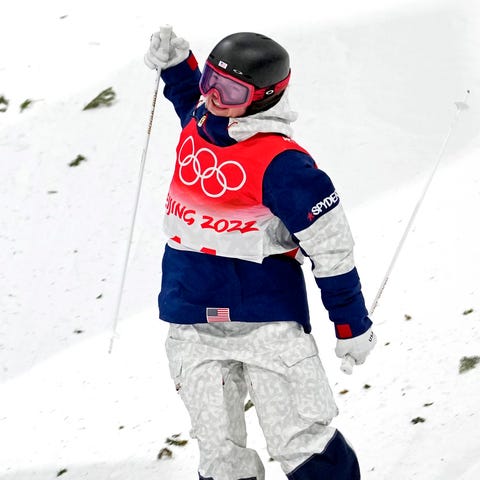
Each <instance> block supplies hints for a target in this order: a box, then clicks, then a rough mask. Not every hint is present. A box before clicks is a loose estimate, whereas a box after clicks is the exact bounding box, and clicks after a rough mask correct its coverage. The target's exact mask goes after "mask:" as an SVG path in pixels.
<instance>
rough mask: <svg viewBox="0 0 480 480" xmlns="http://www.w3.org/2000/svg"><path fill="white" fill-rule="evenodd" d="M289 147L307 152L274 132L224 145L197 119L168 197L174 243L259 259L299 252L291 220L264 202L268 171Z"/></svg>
mask: <svg viewBox="0 0 480 480" xmlns="http://www.w3.org/2000/svg"><path fill="white" fill-rule="evenodd" d="M285 150H298V151H301V152H305V150H304V149H303V148H302V147H300V146H299V145H298V144H297V143H296V142H294V141H293V140H291V139H290V138H287V137H283V136H281V135H275V134H268V133H266V134H265V133H259V134H257V135H255V136H254V137H251V138H249V139H247V140H245V141H242V142H239V143H236V144H234V145H231V146H227V147H219V146H216V145H213V144H211V143H209V142H207V141H206V140H204V139H203V138H202V137H201V136H200V135H199V134H198V133H197V126H196V122H195V119H192V120H191V121H190V122H189V123H188V125H187V126H186V127H185V128H184V129H183V131H182V133H181V135H180V141H179V143H178V147H177V159H176V165H175V172H174V175H173V178H172V182H171V184H170V190H169V193H168V197H167V201H166V215H165V220H164V229H165V232H166V233H167V235H168V236H169V237H170V239H171V242H170V244H171V246H172V247H177V248H186V249H189V250H194V251H197V252H202V253H208V254H212V255H221V256H225V257H233V258H240V259H244V260H250V261H253V262H262V260H263V259H264V258H265V257H267V256H269V255H273V254H280V253H288V252H292V251H293V252H296V251H297V245H296V244H295V243H294V242H293V241H292V240H291V236H290V233H289V232H288V231H287V229H286V227H285V225H284V224H283V223H282V222H281V221H280V219H279V218H278V217H276V216H275V215H273V213H272V212H271V211H270V209H268V208H267V207H265V206H264V205H263V204H262V182H263V175H264V173H265V170H266V168H267V167H268V165H269V164H270V162H271V161H272V160H273V158H275V157H276V156H277V155H278V154H279V153H281V152H283V151H285ZM305 153H306V152H305Z"/></svg>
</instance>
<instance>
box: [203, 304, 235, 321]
mask: <svg viewBox="0 0 480 480" xmlns="http://www.w3.org/2000/svg"><path fill="white" fill-rule="evenodd" d="M229 321H230V309H229V308H207V322H208V323H212V322H229Z"/></svg>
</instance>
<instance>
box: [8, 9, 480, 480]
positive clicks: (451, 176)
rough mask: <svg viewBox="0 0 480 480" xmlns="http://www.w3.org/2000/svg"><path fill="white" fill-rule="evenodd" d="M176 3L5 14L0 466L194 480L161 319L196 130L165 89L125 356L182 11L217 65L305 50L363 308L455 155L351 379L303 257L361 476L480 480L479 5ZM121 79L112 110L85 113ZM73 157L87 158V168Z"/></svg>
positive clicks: (306, 107)
mask: <svg viewBox="0 0 480 480" xmlns="http://www.w3.org/2000/svg"><path fill="white" fill-rule="evenodd" d="M165 3H166V2H158V1H156V2H154V1H151V0H137V1H136V2H125V3H122V2H117V3H113V2H98V1H96V2H94V1H91V0H83V1H79V0H69V1H65V0H62V1H60V0H56V1H54V0H51V1H44V2H34V1H33V0H16V1H15V2H13V1H12V0H10V1H7V2H6V4H5V5H4V8H3V9H2V28H1V29H0V45H1V47H0V48H1V55H0V89H1V90H0V96H1V95H3V96H4V97H5V98H7V99H8V100H9V102H10V103H9V107H8V110H7V111H6V112H4V113H0V128H1V129H0V172H1V175H2V182H1V185H0V195H1V205H2V210H1V216H0V264H1V266H2V268H1V270H0V315H1V321H0V375H1V383H0V445H1V447H0V478H1V479H2V480H48V479H53V478H56V477H57V476H61V477H62V478H65V479H68V478H72V479H82V478H89V479H94V480H104V479H116V480H127V479H128V480H132V479H136V480H151V479H154V478H155V479H168V480H170V479H175V480H191V479H194V478H196V476H195V475H196V474H195V472H196V466H197V451H196V445H195V443H194V441H192V440H190V441H189V442H188V443H187V445H186V446H183V447H181V446H169V448H170V449H171V451H172V452H173V456H172V457H171V458H168V459H165V458H163V459H160V460H159V459H157V455H158V454H159V452H160V451H161V450H162V449H163V448H164V447H166V446H167V445H166V439H167V438H168V437H172V435H176V434H179V437H178V438H179V439H181V440H189V437H188V430H189V422H188V417H187V414H186V412H185V410H184V408H183V405H182V404H181V401H180V399H179V398H178V396H177V394H176V393H175V389H174V387H173V385H172V382H171V381H170V378H169V374H168V367H167V365H166V359H165V355H164V350H163V343H164V340H165V335H166V328H167V327H166V325H165V324H163V323H162V322H161V321H159V320H158V319H157V316H158V314H157V309H156V295H157V293H158V288H159V283H160V277H161V268H160V261H161V256H162V249H163V244H164V241H165V238H164V237H163V234H162V233H161V217H162V211H163V203H164V198H165V194H166V188H167V185H168V181H169V175H170V174H171V172H172V166H173V151H174V148H175V145H176V139H177V135H178V131H179V124H178V120H177V118H176V116H175V114H174V112H173V109H172V108H171V106H170V105H169V104H168V103H167V102H166V101H165V100H164V99H163V98H162V97H161V96H160V98H159V100H158V103H157V109H156V114H155V120H154V124H153V130H152V135H151V139H150V146H149V150H148V156H147V163H146V168H145V174H144V178H143V184H142V191H141V196H140V203H139V209H138V215H137V219H136V223H135V230H134V236H133V243H132V249H131V256H130V263H129V266H128V270H127V277H126V282H125V288H124V291H123V295H122V301H121V308H120V317H119V322H118V328H117V336H116V337H115V342H114V345H113V350H112V352H111V353H109V344H110V340H111V338H112V335H113V326H114V320H115V319H114V316H115V315H114V312H115V307H116V304H117V299H118V295H119V286H120V279H121V273H122V269H123V262H124V258H125V252H126V246H127V241H128V235H129V230H130V224H131V221H132V209H133V205H134V201H135V193H136V189H137V185H138V173H139V168H140V160H141V155H142V150H143V148H144V145H145V141H146V130H147V123H148V117H149V113H150V108H151V102H152V96H153V90H154V83H155V74H154V73H153V72H152V71H149V70H148V69H147V68H146V67H145V66H144V65H143V54H144V52H145V50H146V48H147V46H148V40H149V36H150V34H151V33H152V32H153V31H155V30H156V29H157V27H158V26H159V25H160V24H164V23H170V24H172V25H174V27H175V31H176V32H177V34H178V35H182V36H185V37H186V38H187V39H188V40H189V41H190V43H191V45H192V48H193V49H194V51H195V53H196V54H197V57H198V59H199V61H200V62H201V63H202V62H203V61H204V59H205V57H206V55H207V54H208V52H209V50H210V49H211V48H212V46H213V44H214V42H216V41H218V40H219V39H220V38H222V37H223V36H224V35H226V34H228V33H231V32H232V31H238V30H253V31H261V32H263V33H265V34H267V35H271V36H273V37H274V38H276V39H277V40H278V41H279V42H280V43H282V44H284V45H285V46H286V47H287V49H288V50H289V51H290V53H291V58H292V69H293V73H292V86H291V88H290V99H291V102H292V105H293V106H294V108H295V109H296V110H298V111H299V113H300V118H299V120H298V122H297V123H296V124H295V138H296V140H297V141H299V142H300V143H301V144H302V145H303V146H304V147H305V148H307V149H308V150H309V151H310V152H311V153H312V155H313V156H314V157H315V158H316V160H317V161H318V163H319V164H320V166H321V167H322V168H323V169H325V170H326V171H327V172H328V173H329V174H330V175H331V176H332V178H333V180H334V182H335V183H336V185H337V187H338V190H339V192H340V194H341V196H342V199H343V202H344V205H345V207H346V209H347V213H348V216H349V219H350V222H351V226H352V230H353V233H354V235H355V238H356V243H357V245H356V259H357V264H358V268H359V271H360V274H361V277H362V283H363V286H364V293H365V296H366V299H367V303H369V304H370V303H371V302H372V301H373V299H374V297H375V295H376V293H377V291H378V288H379V286H380V284H381V282H382V280H383V278H384V276H385V272H386V271H387V268H388V265H389V263H390V261H391V259H392V256H393V254H394V252H395V249H396V247H397V245H398V242H399V240H400V238H401V236H402V234H403V232H404V231H405V228H406V225H407V223H408V221H409V219H410V217H411V214H412V211H413V209H414V207H415V205H416V204H417V201H418V199H419V198H420V197H421V194H422V191H423V189H424V186H425V184H426V181H427V179H428V178H429V176H430V174H431V172H432V169H433V168H434V166H435V164H436V163H437V161H439V167H438V170H437V171H436V173H435V176H434V178H433V181H432V183H431V185H430V187H429V189H428V191H427V194H426V196H425V199H424V201H423V202H422V204H421V207H420V209H419V210H418V215H417V216H416V218H415V221H414V223H413V226H412V228H411V230H410V231H409V234H408V237H407V239H406V242H405V244H404V246H403V248H402V250H401V252H400V255H399V257H398V260H397V262H396V264H395V266H394V268H393V270H392V272H391V275H390V278H389V280H388V282H387V285H386V288H385V290H384V292H383V295H382V297H381V299H380V302H379V304H378V307H377V308H376V310H375V314H374V321H375V324H376V327H375V330H376V333H377V335H378V338H379V342H378V346H377V348H376V349H375V351H374V352H373V353H372V355H371V357H370V358H369V359H368V362H367V363H366V364H365V365H364V366H362V367H358V368H355V369H354V374H353V375H352V376H346V375H344V374H343V373H341V372H340V369H339V360H338V359H337V358H336V357H335V354H334V351H333V349H334V345H335V339H334V333H333V329H332V326H331V324H330V322H329V320H328V318H327V316H326V313H325V310H324V309H323V307H322V305H321V302H320V294H319V292H318V291H317V289H316V286H315V284H314V282H313V278H312V277H311V274H310V272H309V267H308V266H307V267H306V276H307V281H308V288H309V293H310V303H311V310H312V319H313V329H314V330H313V332H314V334H315V337H316V339H317V342H318V344H319V347H320V349H321V356H322V360H323V362H324V365H325V368H326V370H327V372H328V375H329V377H330V379H331V384H332V388H333V390H334V392H335V396H336V399H337V402H338V405H339V407H340V411H341V413H340V416H339V417H338V418H337V419H336V420H335V425H336V426H337V427H338V428H340V429H341V430H342V432H343V433H344V434H345V435H346V436H347V438H348V439H349V440H350V441H351V442H352V443H353V445H354V446H355V449H356V451H357V453H358V455H359V458H360V461H361V466H362V473H363V478H364V479H367V480H386V479H389V480H406V479H408V480H410V479H415V480H457V479H458V480H478V479H479V478H480V461H479V458H480V455H479V454H480V414H479V405H480V365H479V366H477V368H474V369H472V370H470V371H467V372H465V373H462V374H460V373H459V365H460V359H461V358H462V357H464V356H480V286H479V282H478V267H479V258H480V236H479V228H478V212H477V211H478V208H479V206H480V166H479V163H478V159H479V155H480V135H479V133H480V95H479V91H480V61H479V60H480V58H479V52H480V28H479V26H480V22H479V20H480V7H479V6H478V2H477V0H451V1H450V0H445V1H442V0H438V1H433V0H432V1H426V0H417V1H408V0H388V1H387V0H383V1H374V0H363V1H362V2H358V1H354V0H348V1H346V0H343V1H342V0H337V2H329V1H325V0H317V1H315V2H309V1H305V2H298V3H297V4H292V2H287V1H277V2H275V3H274V4H272V3H271V2H265V3H260V2H252V1H242V2H241V3H240V4H238V6H235V7H231V8H230V7H229V9H228V12H227V11H226V10H225V7H224V3H221V2H217V1H215V0H214V2H213V3H209V4H208V5H205V4H202V3H201V2H196V3H194V4H190V3H187V2H184V4H180V3H178V2H169V3H170V4H169V5H165ZM7 4H8V5H7ZM232 9H234V12H233V13H232V12H231V10H232ZM219 19H221V21H220V20H219ZM108 87H113V88H114V90H115V92H116V93H117V99H116V102H115V104H114V105H113V106H111V107H109V108H100V109H96V110H89V111H82V109H83V107H84V105H85V104H86V103H87V102H89V101H90V100H91V99H92V98H93V97H95V96H96V95H97V94H98V93H99V92H100V91H102V90H104V89H105V88H108ZM467 90H470V94H468V93H467ZM26 99H31V100H33V103H32V104H31V105H30V107H29V108H27V109H25V110H24V111H23V112H20V108H19V106H20V104H21V103H22V102H24V101H25V100H26ZM466 107H468V108H466ZM447 140H448V141H447ZM445 142H446V145H445V149H444V150H443V149H442V146H443V145H444V144H445ZM77 155H83V156H84V157H86V161H84V162H82V163H80V164H79V165H78V166H77V167H69V166H68V164H69V163H70V162H71V161H73V160H74V159H75V158H76V157H77ZM470 311H471V312H470ZM468 312H470V313H468ZM247 419H248V425H249V429H250V436H249V444H250V446H252V447H255V448H258V450H259V452H260V454H261V456H262V458H263V459H264V460H265V464H266V468H267V479H268V480H276V479H281V478H285V477H284V476H283V474H282V472H281V470H280V468H279V466H278V464H276V463H273V462H269V461H268V454H267V452H266V449H265V444H264V440H263V438H262V436H261V432H260V429H259V427H258V424H257V421H256V418H255V413H254V409H250V410H249V411H248V412H247ZM414 419H417V420H415V423H413V422H412V420H414ZM420 419H424V421H423V422H422V421H420Z"/></svg>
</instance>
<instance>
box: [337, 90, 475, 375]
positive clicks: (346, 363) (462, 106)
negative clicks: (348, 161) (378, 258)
mask: <svg viewBox="0 0 480 480" xmlns="http://www.w3.org/2000/svg"><path fill="white" fill-rule="evenodd" d="M469 95H470V90H467V91H466V93H465V98H464V100H463V102H456V103H455V106H456V107H457V111H456V114H455V117H454V118H453V120H452V122H451V123H450V128H449V129H448V132H447V135H446V136H445V138H444V140H443V143H442V146H441V148H440V151H439V153H438V156H437V160H436V162H435V164H434V166H433V169H432V172H431V173H430V176H429V177H428V179H427V181H426V183H425V186H424V188H423V191H422V192H421V195H420V197H419V199H418V201H417V203H416V205H415V207H414V209H413V211H412V214H411V215H410V219H409V221H408V223H407V226H406V227H405V230H404V232H403V235H402V237H401V238H400V241H399V243H398V245H397V248H396V250H395V253H394V254H393V257H392V260H391V261H390V265H389V266H388V268H387V271H386V273H385V276H384V277H383V280H382V283H381V284H380V287H379V289H378V291H377V294H376V295H375V298H374V300H373V303H372V306H371V307H370V310H369V312H368V314H369V315H372V314H373V312H374V311H375V308H377V305H378V302H379V300H380V297H381V296H382V293H383V291H384V289H385V286H386V284H387V282H388V279H389V278H390V274H391V272H392V270H393V267H394V265H395V263H396V261H397V258H398V256H399V254H400V251H401V249H402V247H403V244H404V243H405V240H406V238H407V236H408V234H409V232H410V229H411V227H412V225H413V222H414V220H415V217H416V216H417V213H418V211H419V209H420V206H421V204H422V203H423V200H424V198H425V195H426V194H427V190H428V188H429V187H430V184H431V183H432V180H433V177H434V176H435V173H436V172H437V169H438V166H439V165H440V162H441V160H442V157H443V155H444V153H445V150H446V148H447V144H448V142H449V140H450V137H451V135H452V132H453V130H454V127H455V126H456V124H457V122H458V119H459V117H460V114H461V113H462V112H463V110H466V109H467V108H468V104H467V98H468V96H469ZM354 365H355V359H354V358H353V357H352V356H350V355H348V354H347V355H346V356H345V357H343V359H342V365H341V367H340V369H341V370H342V372H344V373H346V374H347V375H351V373H352V372H353V366H354Z"/></svg>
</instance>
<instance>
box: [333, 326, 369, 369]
mask: <svg viewBox="0 0 480 480" xmlns="http://www.w3.org/2000/svg"><path fill="white" fill-rule="evenodd" d="M376 343H377V336H376V335H375V334H374V333H373V331H372V327H370V328H369V329H368V330H367V331H366V332H365V333H362V334H361V335H359V336H358V337H353V338H339V339H337V346H336V347H335V353H336V355H337V357H339V358H342V359H343V360H344V362H343V364H342V370H343V371H344V372H345V373H352V372H351V369H352V368H353V365H361V364H362V363H365V360H366V358H367V355H368V354H369V353H370V352H371V351H372V350H373V347H375V345H376Z"/></svg>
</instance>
